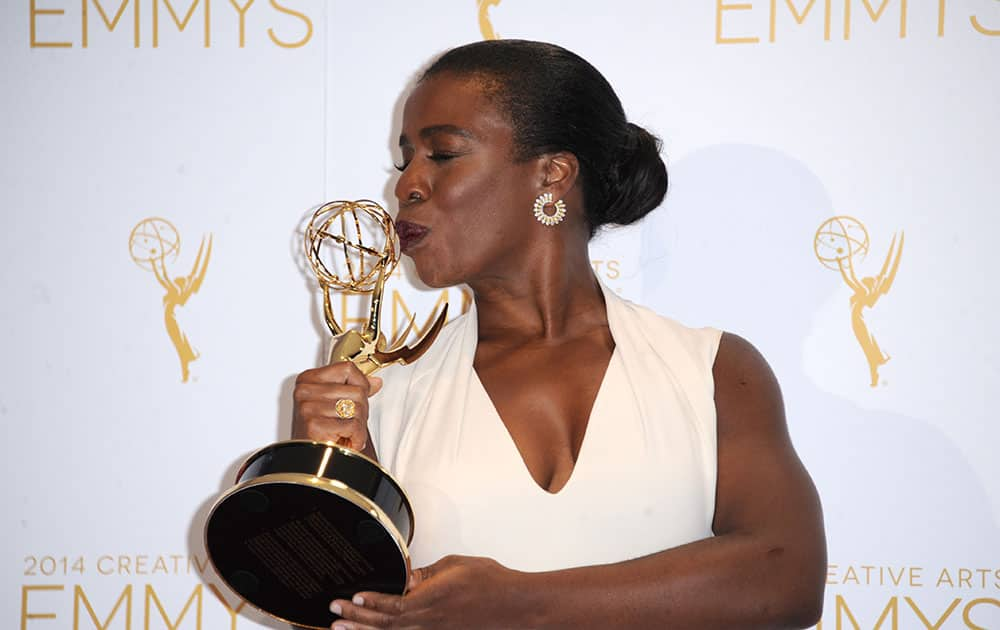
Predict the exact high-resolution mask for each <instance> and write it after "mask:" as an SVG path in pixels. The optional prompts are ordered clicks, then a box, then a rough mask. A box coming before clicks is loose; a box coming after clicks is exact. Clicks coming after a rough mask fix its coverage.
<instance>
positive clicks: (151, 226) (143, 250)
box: [128, 217, 212, 383]
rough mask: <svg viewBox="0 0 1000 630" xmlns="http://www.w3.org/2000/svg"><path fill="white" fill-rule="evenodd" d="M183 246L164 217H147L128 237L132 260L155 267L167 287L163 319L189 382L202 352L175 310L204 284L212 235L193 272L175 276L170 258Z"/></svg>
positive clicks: (204, 242)
mask: <svg viewBox="0 0 1000 630" xmlns="http://www.w3.org/2000/svg"><path fill="white" fill-rule="evenodd" d="M180 250H181V237H180V234H178V232H177V228H175V227H174V226H173V225H172V224H171V223H170V222H169V221H167V220H166V219H162V218H160V217H150V218H148V219H143V220H142V221H140V222H139V223H137V224H136V226H135V227H134V228H132V233H131V234H130V235H129V237H128V251H129V254H131V256H132V260H133V261H134V262H135V264H137V265H139V266H140V267H141V268H143V269H145V270H146V271H152V272H153V275H154V276H155V277H156V281H157V282H159V283H160V286H161V287H163V289H164V290H165V291H166V293H165V294H164V296H163V323H164V325H165V326H166V328H167V335H168V336H169V337H170V341H171V342H173V344H174V348H175V349H176V350H177V356H178V358H179V359H180V361H181V382H184V383H187V382H188V378H189V377H190V375H191V374H190V371H189V369H188V366H189V365H190V363H191V362H192V361H194V360H195V359H197V358H198V357H199V354H198V352H197V351H196V350H195V349H194V348H192V347H191V342H190V341H188V338H187V335H186V334H184V331H183V330H181V327H180V325H179V324H178V323H177V315H176V312H175V311H176V309H177V307H178V306H184V305H185V304H187V301H188V298H190V297H191V296H192V295H194V294H195V293H197V292H198V289H200V288H201V283H202V281H203V280H204V279H205V271H207V270H208V259H209V257H210V256H211V254H212V235H211V234H209V235H208V236H207V237H204V236H203V237H202V239H201V246H200V247H198V255H197V256H196V257H195V260H194V265H193V266H192V268H191V273H189V274H188V275H186V276H174V278H173V279H171V278H170V272H169V270H168V269H167V262H168V261H169V262H170V263H173V262H175V261H176V260H177V255H178V254H179V253H180Z"/></svg>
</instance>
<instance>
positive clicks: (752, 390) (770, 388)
mask: <svg viewBox="0 0 1000 630" xmlns="http://www.w3.org/2000/svg"><path fill="white" fill-rule="evenodd" d="M712 376H713V378H714V380H715V408H716V416H717V423H718V431H719V438H720V440H722V439H724V438H725V437H727V436H735V435H745V434H747V433H749V434H757V435H758V437H772V438H778V439H781V438H785V439H787V433H788V432H787V426H786V422H785V408H784V404H783V403H782V398H781V387H780V386H779V385H778V379H777V378H775V376H774V371H773V370H771V366H770V365H768V363H767V361H766V360H765V359H764V356H763V355H762V354H761V353H760V352H759V351H758V350H757V348H755V347H754V346H753V344H751V343H750V342H749V341H747V340H746V339H744V338H742V337H740V336H739V335H735V334H732V333H723V334H722V339H720V341H719V350H718V353H717V354H716V357H715V363H714V365H713V367H712Z"/></svg>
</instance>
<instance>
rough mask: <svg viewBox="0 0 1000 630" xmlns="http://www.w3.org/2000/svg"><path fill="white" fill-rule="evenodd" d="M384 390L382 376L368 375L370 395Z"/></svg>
mask: <svg viewBox="0 0 1000 630" xmlns="http://www.w3.org/2000/svg"><path fill="white" fill-rule="evenodd" d="M381 390H382V377H380V376H369V377H368V396H369V397H371V396H374V395H375V394H377V393H379V391H381Z"/></svg>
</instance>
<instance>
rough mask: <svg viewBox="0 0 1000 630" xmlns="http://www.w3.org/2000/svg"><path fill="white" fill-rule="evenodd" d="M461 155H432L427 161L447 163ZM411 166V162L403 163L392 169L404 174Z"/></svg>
mask: <svg viewBox="0 0 1000 630" xmlns="http://www.w3.org/2000/svg"><path fill="white" fill-rule="evenodd" d="M459 155H460V154H459V153H431V154H430V155H428V156H427V159H428V160H430V161H432V162H438V163H440V162H447V161H448V160H453V159H455V158H457V157H459ZM409 165H410V162H409V161H407V162H403V163H402V164H393V165H392V167H393V168H395V169H396V170H397V171H399V172H401V173H402V172H403V171H405V170H406V167H407V166H409Z"/></svg>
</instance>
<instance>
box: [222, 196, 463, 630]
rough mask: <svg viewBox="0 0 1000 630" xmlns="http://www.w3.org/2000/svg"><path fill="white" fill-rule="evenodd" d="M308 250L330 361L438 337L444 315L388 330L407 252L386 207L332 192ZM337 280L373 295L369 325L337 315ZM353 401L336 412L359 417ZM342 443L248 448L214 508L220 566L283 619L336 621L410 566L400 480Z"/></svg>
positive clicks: (384, 356)
mask: <svg viewBox="0 0 1000 630" xmlns="http://www.w3.org/2000/svg"><path fill="white" fill-rule="evenodd" d="M305 247H306V256H307V258H308V260H309V263H310V266H311V267H312V269H313V271H314V272H315V274H316V278H317V279H318V281H319V285H320V288H321V290H322V292H323V314H324V317H325V320H326V324H327V326H328V327H329V328H330V331H331V332H332V333H333V334H334V339H333V342H332V344H331V346H330V355H329V361H330V363H335V362H339V361H350V362H352V363H353V364H354V365H356V366H357V367H358V369H359V370H360V371H361V372H362V373H363V374H366V375H368V374H372V373H373V372H375V371H376V370H378V369H379V368H382V367H385V366H387V365H390V364H392V363H410V362H412V361H415V360H416V359H417V358H419V357H420V356H421V355H422V354H423V353H424V352H425V351H426V350H427V348H429V347H430V344H431V343H433V341H434V339H435V337H436V336H437V334H438V332H439V331H440V330H441V327H442V326H443V325H444V322H445V319H446V317H447V307H445V308H444V309H442V311H441V313H440V314H439V315H438V317H437V319H436V320H435V322H434V324H433V325H432V326H431V327H430V328H429V329H428V330H427V332H426V333H425V334H424V336H423V337H422V338H421V339H420V340H419V341H418V342H417V343H416V344H414V345H413V346H406V345H404V342H405V340H406V337H407V336H408V335H409V333H410V331H411V329H412V327H413V321H412V320H411V321H410V324H409V326H407V328H406V329H405V330H404V331H403V332H402V333H401V334H399V335H397V337H396V339H395V340H394V341H393V343H391V344H390V343H387V342H386V337H385V335H384V334H383V333H382V331H381V330H380V314H381V305H382V295H383V291H384V286H385V280H386V278H387V277H388V276H389V275H390V274H391V273H392V271H393V269H394V268H395V265H396V263H397V262H398V261H399V243H398V238H397V236H396V231H395V227H394V226H393V223H392V220H391V219H390V217H389V215H388V214H387V213H386V212H385V210H383V209H382V208H381V207H380V206H379V205H378V204H376V203H375V202H372V201H368V200H360V201H334V202H331V203H327V204H324V205H323V206H321V207H320V208H319V209H317V210H316V212H315V213H314V214H313V217H312V220H311V221H310V222H309V225H308V227H307V228H306V236H305ZM331 289H339V290H342V291H350V292H353V293H370V294H371V305H370V309H369V315H368V319H367V321H366V323H365V325H364V328H362V329H361V330H346V331H345V330H344V329H343V328H342V327H341V326H340V325H339V324H338V323H337V321H336V319H335V318H334V316H333V305H332V302H331V297H330V291H331ZM351 402H352V401H350V400H341V401H337V412H338V415H339V416H341V417H344V418H349V417H350V416H352V415H353V411H354V409H353V405H352V404H350V403H351ZM350 446H351V445H350V440H347V439H341V440H339V441H338V443H336V444H334V443H332V442H316V441H312V440H289V441H285V442H278V443H275V444H272V445H270V446H267V447H265V448H263V449H261V450H259V451H257V452H256V453H254V454H253V455H251V456H250V457H249V458H248V459H247V460H246V461H245V462H244V464H243V466H242V467H241V468H240V471H239V472H238V473H237V475H236V485H235V486H234V487H233V488H231V489H229V490H228V491H226V492H225V493H224V494H223V495H222V496H221V497H220V498H219V500H218V501H217V502H216V503H215V505H214V506H213V508H212V510H211V512H210V514H209V517H208V521H207V523H206V525H205V547H206V550H207V551H208V555H209V558H210V559H211V561H212V564H213V566H214V567H215V569H216V571H217V573H218V574H219V576H220V577H221V578H222V579H223V580H224V581H225V582H226V583H227V584H228V585H229V586H230V587H231V588H232V589H233V590H234V591H235V592H236V593H237V594H239V595H240V596H241V597H243V598H244V599H245V600H246V601H247V602H248V603H250V604H251V605H252V606H254V607H256V608H258V609H259V610H261V611H262V612H264V613H266V614H268V615H270V616H272V617H275V618H277V619H279V620H281V621H285V622H289V623H292V624H295V625H297V626H302V627H307V628H329V627H330V625H331V624H332V623H333V621H334V620H335V619H336V616H335V615H334V614H333V613H331V612H330V610H329V608H328V605H329V602H330V601H331V600H333V599H337V598H347V599H349V598H350V597H351V596H352V595H353V594H354V593H357V592H358V591H366V590H371V591H379V592H383V593H402V592H403V591H404V590H405V588H406V582H407V578H408V576H409V571H410V559H409V553H408V551H407V544H408V543H409V542H410V540H411V539H412V536H413V512H412V509H411V507H410V504H409V501H408V499H407V498H406V495H405V493H404V492H403V490H402V488H401V487H400V486H399V484H398V483H397V482H396V481H395V480H394V479H393V478H392V477H391V476H390V475H389V473H388V472H386V471H385V470H384V469H383V468H382V467H381V466H379V464H378V463H377V462H375V461H374V460H372V459H369V458H368V457H366V456H364V455H362V454H361V453H359V452H357V451H355V450H353V449H352V448H350Z"/></svg>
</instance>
